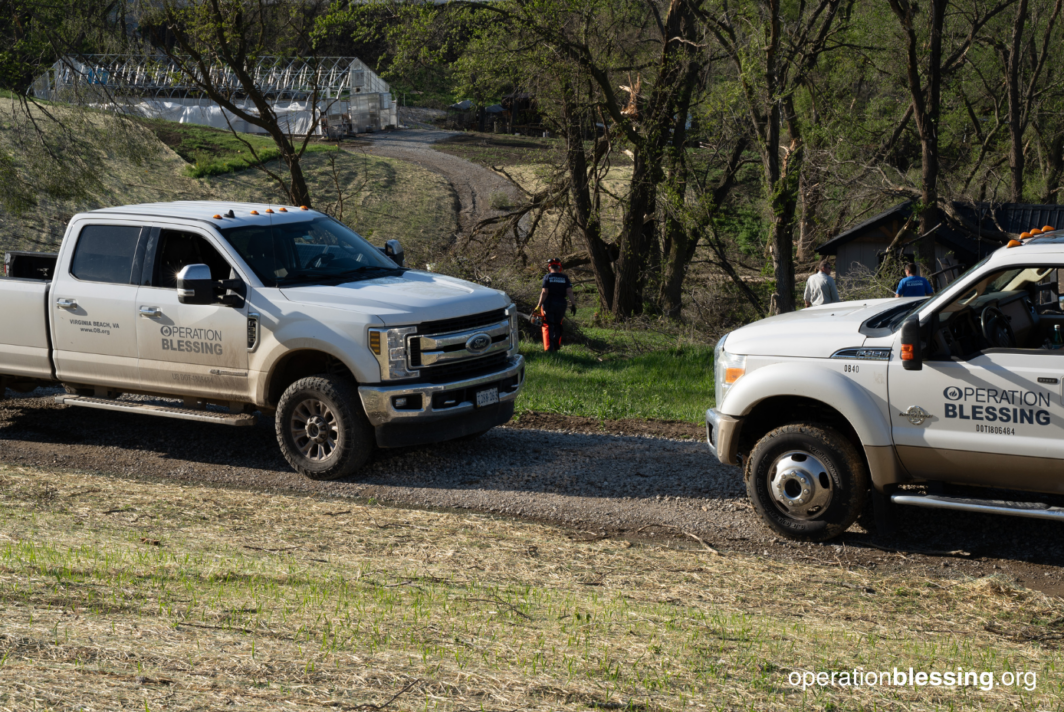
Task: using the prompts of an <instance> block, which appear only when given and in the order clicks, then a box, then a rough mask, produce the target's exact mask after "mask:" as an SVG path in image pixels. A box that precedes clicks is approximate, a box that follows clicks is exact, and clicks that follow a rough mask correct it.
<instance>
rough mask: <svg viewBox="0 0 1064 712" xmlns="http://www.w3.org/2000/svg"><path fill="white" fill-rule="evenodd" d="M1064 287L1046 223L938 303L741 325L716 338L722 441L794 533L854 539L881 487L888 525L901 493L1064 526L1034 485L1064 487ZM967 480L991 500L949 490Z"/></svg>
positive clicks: (781, 525) (881, 509)
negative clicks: (854, 528)
mask: <svg viewBox="0 0 1064 712" xmlns="http://www.w3.org/2000/svg"><path fill="white" fill-rule="evenodd" d="M1062 287H1064V231H1052V229H1051V228H1047V232H1045V233H1044V234H1041V235H1039V236H1037V237H1034V238H1031V239H1028V240H1026V241H1024V242H1020V241H1013V242H1010V246H1009V247H1005V248H1001V249H999V250H997V251H995V252H994V253H992V254H991V255H990V256H988V257H987V258H986V259H985V260H983V261H982V262H981V263H979V264H978V265H976V266H975V267H973V268H972V269H971V270H969V271H968V272H967V273H966V274H965V275H963V276H962V277H960V278H959V279H958V280H957V281H955V282H954V283H953V284H951V285H950V286H948V287H947V288H946V289H945V290H943V291H942V292H941V293H939V294H937V295H936V296H934V297H932V298H930V299H927V298H922V299H880V300H869V301H854V302H843V303H836V304H830V305H824V306H819V307H813V308H810V309H805V310H802V311H799V312H793V313H790V314H783V315H780V316H775V317H771V318H768V319H765V320H762V321H759V322H756V323H754V324H750V325H748V326H745V327H743V328H741V329H738V330H736V331H734V332H731V333H730V334H727V335H725V336H724V338H722V339H721V340H720V342H719V343H718V344H717V348H716V354H715V369H716V388H717V391H716V393H717V407H716V408H714V409H710V410H709V411H707V413H706V429H707V437H708V441H709V446H710V449H711V450H712V451H713V452H714V454H715V455H716V456H717V457H718V458H719V459H720V461H721V462H723V463H726V464H737V465H742V467H743V476H744V478H745V480H746V485H747V492H748V494H749V496H750V498H751V500H752V503H753V505H754V507H755V509H756V510H757V512H758V513H759V514H760V516H761V517H762V518H763V519H764V521H765V522H766V523H767V524H768V525H769V527H771V528H772V529H773V530H774V531H776V532H777V533H779V534H782V535H784V536H787V537H791V538H795V539H805V540H824V539H829V538H831V537H834V536H837V535H839V534H841V533H842V532H844V531H845V530H846V529H847V528H848V527H849V526H850V525H851V524H852V523H853V522H854V521H855V519H856V518H857V516H858V515H859V513H860V512H861V510H862V508H863V507H864V505H865V503H866V501H867V497H868V496H869V495H870V494H871V496H872V498H873V504H874V510H875V516H876V520H877V522H879V523H880V524H885V525H887V524H889V521H890V518H889V513H890V511H891V505H892V504H907V505H916V506H923V507H934V508H941V509H954V510H967V511H982V512H993V513H1000V514H1009V515H1017V516H1027V517H1036V518H1042V519H1055V520H1058V521H1064V508H1059V507H1053V506H1048V505H1046V504H1044V503H1041V502H1038V501H1031V500H1037V499H1038V498H1037V497H1031V496H1029V495H1024V494H1023V493H1025V492H1026V493H1032V492H1034V493H1051V494H1060V493H1064V437H1062V435H1064V407H1062V406H1064V403H1062V396H1064V391H1062V382H1064V343H1062V342H1064V337H1062V336H1061V330H1062V329H1064V310H1062V305H1064V297H1062V294H1061V292H1062ZM953 485H961V486H965V489H964V490H963V491H964V492H966V493H971V492H973V491H974V492H975V493H976V495H974V496H973V495H971V494H965V495H964V496H947V495H946V492H947V491H954V490H957V489H958V488H956V487H953ZM947 486H948V487H949V489H948V490H947ZM971 488H976V489H974V490H973V489H971ZM979 488H993V489H995V490H1001V489H1004V490H1012V491H1014V492H1015V496H1011V495H1010V496H1009V497H1008V498H1006V499H1002V497H1001V495H1000V492H997V493H995V494H994V495H993V498H991V495H990V494H989V493H987V489H979ZM980 492H983V493H987V494H986V496H979V494H978V493H980Z"/></svg>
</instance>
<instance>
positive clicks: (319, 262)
mask: <svg viewBox="0 0 1064 712" xmlns="http://www.w3.org/2000/svg"><path fill="white" fill-rule="evenodd" d="M334 257H336V255H334V254H333V253H331V252H322V253H321V254H320V255H315V256H314V257H311V258H310V261H309V262H307V267H306V268H307V269H318V268H320V267H324V266H325V265H327V264H329V263H330V262H332V261H333V258H334Z"/></svg>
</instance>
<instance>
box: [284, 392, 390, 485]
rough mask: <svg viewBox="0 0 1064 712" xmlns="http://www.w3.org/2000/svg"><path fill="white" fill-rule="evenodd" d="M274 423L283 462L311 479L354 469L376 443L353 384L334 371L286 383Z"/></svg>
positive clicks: (335, 477)
mask: <svg viewBox="0 0 1064 712" xmlns="http://www.w3.org/2000/svg"><path fill="white" fill-rule="evenodd" d="M274 423H275V426H276V431H277V442H278V444H280V446H281V453H282V454H283V455H284V457H285V459H286V460H288V464H290V465H291V466H292V468H293V469H294V470H295V471H296V472H298V473H300V474H301V475H303V476H305V477H308V478H310V479H312V480H338V479H340V478H342V477H349V476H351V475H353V474H355V473H356V472H358V470H359V469H361V467H362V466H363V465H365V464H366V463H367V462H368V461H369V459H370V457H372V455H373V448H374V446H375V444H376V442H375V439H374V433H373V426H372V425H370V422H369V419H368V418H366V413H365V411H363V410H362V404H361V401H360V400H359V397H358V392H357V390H356V389H355V386H354V384H353V383H352V382H351V381H350V380H348V379H344V378H339V377H337V376H331V375H327V374H322V375H318V376H310V377H309V378H301V379H300V380H298V381H296V382H295V383H293V384H292V385H290V386H289V387H288V388H287V389H286V390H285V392H284V395H282V396H281V400H280V402H279V403H278V404H277V413H276V415H275V419H274Z"/></svg>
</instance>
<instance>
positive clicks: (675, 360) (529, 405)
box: [517, 327, 714, 423]
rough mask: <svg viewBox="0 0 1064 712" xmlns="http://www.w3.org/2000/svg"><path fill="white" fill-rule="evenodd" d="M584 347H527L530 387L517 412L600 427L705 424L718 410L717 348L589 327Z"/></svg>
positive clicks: (529, 343)
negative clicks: (620, 422)
mask: <svg viewBox="0 0 1064 712" xmlns="http://www.w3.org/2000/svg"><path fill="white" fill-rule="evenodd" d="M581 339H582V341H583V343H575V344H569V345H565V344H563V347H562V350H561V351H560V352H559V353H556V354H550V353H544V351H543V345H542V343H541V342H535V341H531V340H528V341H522V343H521V353H522V354H523V355H524V357H525V359H526V361H527V364H528V366H527V368H528V381H527V383H526V385H525V388H524V390H523V391H522V393H521V395H520V396H519V397H518V400H517V410H518V412H520V411H528V410H534V411H541V412H546V413H558V414H560V415H577V416H584V417H589V418H598V419H600V420H617V419H621V418H640V419H654V420H682V421H686V422H690V423H701V422H703V421H704V420H705V414H706V408H709V407H711V406H712V405H713V402H714V401H713V348H712V347H711V346H704V345H692V344H689V343H685V342H684V340H682V339H679V338H677V337H675V336H671V335H667V334H659V333H655V332H652V331H631V330H619V329H605V328H594V327H584V328H582V329H581Z"/></svg>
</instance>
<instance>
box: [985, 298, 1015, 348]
mask: <svg viewBox="0 0 1064 712" xmlns="http://www.w3.org/2000/svg"><path fill="white" fill-rule="evenodd" d="M979 325H980V326H981V327H982V329H983V338H984V339H986V341H987V343H989V344H990V347H991V348H998V349H1014V348H1016V334H1014V333H1012V325H1011V324H1009V320H1008V317H1006V316H1005V315H1004V314H1003V313H1002V312H1001V310H1000V309H998V308H997V307H994V306H990V307H987V308H985V309H983V313H982V314H980V315H979Z"/></svg>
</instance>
